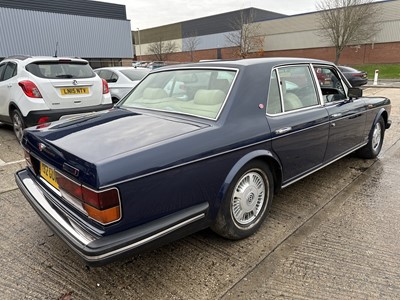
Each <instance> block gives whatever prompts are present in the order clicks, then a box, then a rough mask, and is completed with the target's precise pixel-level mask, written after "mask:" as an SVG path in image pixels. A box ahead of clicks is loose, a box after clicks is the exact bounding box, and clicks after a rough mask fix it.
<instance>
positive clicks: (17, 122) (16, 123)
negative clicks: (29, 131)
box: [11, 109, 26, 142]
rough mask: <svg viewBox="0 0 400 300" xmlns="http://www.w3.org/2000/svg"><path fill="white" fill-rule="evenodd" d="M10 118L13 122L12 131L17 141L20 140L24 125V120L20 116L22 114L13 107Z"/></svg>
mask: <svg viewBox="0 0 400 300" xmlns="http://www.w3.org/2000/svg"><path fill="white" fill-rule="evenodd" d="M11 119H12V122H13V129H14V133H15V136H16V137H17V140H18V141H19V142H21V141H22V134H23V131H24V128H25V127H26V126H25V122H24V119H23V117H22V114H21V113H20V112H19V110H18V109H14V110H13V111H12V113H11Z"/></svg>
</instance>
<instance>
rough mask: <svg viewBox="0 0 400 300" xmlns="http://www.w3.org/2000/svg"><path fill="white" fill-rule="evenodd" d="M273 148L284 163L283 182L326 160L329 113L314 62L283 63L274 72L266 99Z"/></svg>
mask: <svg viewBox="0 0 400 300" xmlns="http://www.w3.org/2000/svg"><path fill="white" fill-rule="evenodd" d="M267 115H268V116H267V119H268V123H269V126H270V129H271V132H272V148H273V150H274V152H275V153H276V154H277V155H278V157H279V159H280V161H281V164H282V167H283V185H285V183H287V182H289V181H291V180H294V179H296V178H300V177H301V176H302V175H304V174H305V173H307V172H308V171H310V170H312V169H314V168H317V167H318V166H320V165H321V164H322V162H323V159H324V155H325V151H326V147H327V143H328V132H329V123H328V113H327V111H326V109H325V108H324V107H323V105H321V103H320V98H319V96H318V93H317V90H316V84H315V81H314V79H313V74H312V70H311V66H310V65H308V64H304V65H295V66H284V67H280V68H277V69H275V70H274V71H273V72H272V76H271V82H270V87H269V95H268V100H267Z"/></svg>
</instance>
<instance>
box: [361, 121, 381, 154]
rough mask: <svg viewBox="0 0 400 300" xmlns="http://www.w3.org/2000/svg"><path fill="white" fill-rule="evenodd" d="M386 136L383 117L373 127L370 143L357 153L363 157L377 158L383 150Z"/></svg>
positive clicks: (369, 138)
mask: <svg viewBox="0 0 400 300" xmlns="http://www.w3.org/2000/svg"><path fill="white" fill-rule="evenodd" d="M384 136H385V121H384V120H383V118H382V117H380V118H379V120H378V122H376V123H375V125H374V126H373V127H372V129H371V131H370V133H369V137H368V144H366V145H365V146H364V147H362V148H361V149H359V150H358V151H357V155H358V156H359V157H361V158H375V157H377V156H378V154H379V153H380V152H381V149H382V144H383V137H384Z"/></svg>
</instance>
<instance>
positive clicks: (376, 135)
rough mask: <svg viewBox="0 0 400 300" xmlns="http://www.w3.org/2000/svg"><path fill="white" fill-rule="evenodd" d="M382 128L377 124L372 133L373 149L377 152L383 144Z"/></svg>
mask: <svg viewBox="0 0 400 300" xmlns="http://www.w3.org/2000/svg"><path fill="white" fill-rule="evenodd" d="M381 135H382V128H381V123H376V125H375V128H374V132H373V133H372V149H373V150H374V151H376V150H377V149H378V148H379V145H380V144H381Z"/></svg>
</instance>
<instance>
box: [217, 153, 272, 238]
mask: <svg viewBox="0 0 400 300" xmlns="http://www.w3.org/2000/svg"><path fill="white" fill-rule="evenodd" d="M273 194H274V184H273V176H272V173H271V171H270V169H269V168H268V166H267V165H266V164H264V163H262V162H260V161H252V162H250V163H248V164H246V165H245V166H244V167H242V168H241V169H240V171H239V172H238V173H237V174H236V176H235V177H234V179H233V180H232V182H231V185H230V186H229V188H228V192H227V193H226V196H225V199H224V200H223V203H222V204H221V207H220V210H219V212H218V215H217V218H216V220H215V222H214V224H213V225H212V226H211V228H212V230H213V231H214V232H216V233H217V234H219V235H221V236H223V237H225V238H228V239H232V240H238V239H243V238H246V237H248V236H250V235H252V234H253V233H255V232H256V231H257V230H258V228H259V227H260V226H261V224H262V222H263V220H264V219H265V217H266V215H267V209H268V207H269V206H270V204H271V202H272V197H273Z"/></svg>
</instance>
